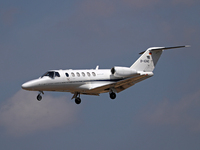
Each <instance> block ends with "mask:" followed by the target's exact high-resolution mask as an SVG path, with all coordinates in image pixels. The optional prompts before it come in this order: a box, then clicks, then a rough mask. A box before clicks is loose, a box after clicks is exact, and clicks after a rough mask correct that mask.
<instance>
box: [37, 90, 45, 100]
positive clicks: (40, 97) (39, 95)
mask: <svg viewBox="0 0 200 150" xmlns="http://www.w3.org/2000/svg"><path fill="white" fill-rule="evenodd" d="M41 94H44V92H43V91H40V93H39V94H38V95H37V100H38V101H41V100H42V96H41Z"/></svg>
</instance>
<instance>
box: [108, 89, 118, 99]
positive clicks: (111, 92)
mask: <svg viewBox="0 0 200 150" xmlns="http://www.w3.org/2000/svg"><path fill="white" fill-rule="evenodd" d="M109 93H110V98H111V99H115V98H116V94H115V93H116V90H115V89H114V88H111V89H110V92H109Z"/></svg>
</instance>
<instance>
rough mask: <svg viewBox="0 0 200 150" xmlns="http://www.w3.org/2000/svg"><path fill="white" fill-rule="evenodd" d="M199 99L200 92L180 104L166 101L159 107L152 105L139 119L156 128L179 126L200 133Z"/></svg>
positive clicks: (184, 98)
mask: <svg viewBox="0 0 200 150" xmlns="http://www.w3.org/2000/svg"><path fill="white" fill-rule="evenodd" d="M199 98H200V90H198V91H197V92H195V93H193V94H191V95H189V96H187V97H183V98H182V99H181V100H180V101H178V102H172V101H170V100H168V99H165V100H163V101H162V102H160V103H159V104H157V105H155V104H150V105H148V106H147V107H146V108H145V109H143V110H142V111H141V114H140V115H138V119H140V120H141V121H142V122H145V123H148V124H150V125H154V126H155V125H157V126H162V125H170V126H178V127H184V128H186V129H188V130H191V131H195V132H200V119H199V115H198V114H199V113H200V111H199V107H200V101H199Z"/></svg>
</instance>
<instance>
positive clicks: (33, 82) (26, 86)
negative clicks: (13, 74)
mask: <svg viewBox="0 0 200 150" xmlns="http://www.w3.org/2000/svg"><path fill="white" fill-rule="evenodd" d="M36 85H37V80H31V81H28V82H26V83H24V84H22V89H24V90H30V91H31V90H33V89H34V88H35V87H36Z"/></svg>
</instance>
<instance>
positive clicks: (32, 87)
mask: <svg viewBox="0 0 200 150" xmlns="http://www.w3.org/2000/svg"><path fill="white" fill-rule="evenodd" d="M184 47H189V45H185V46H175V47H150V48H148V49H147V50H146V51H143V52H141V53H139V54H141V56H140V57H139V58H138V59H137V60H136V61H135V62H134V63H133V64H132V65H131V66H130V67H120V66H114V67H112V68H111V69H99V66H97V67H96V69H90V70H89V69H88V70H72V69H68V70H49V71H47V72H46V73H45V74H43V75H42V76H41V77H39V79H35V80H31V81H28V82H26V83H24V84H22V89H24V90H28V91H39V94H38V95H37V100H38V101H41V100H42V96H41V94H44V92H43V91H58V92H71V93H72V94H73V97H72V98H71V99H75V103H76V104H80V103H81V98H80V95H81V94H85V95H97V96H99V94H101V93H107V92H109V95H110V98H111V99H115V98H116V93H119V92H121V91H123V90H125V89H127V88H129V87H131V86H133V85H134V84H136V83H138V82H140V81H143V80H145V79H147V78H149V77H152V76H153V75H154V74H153V70H154V68H155V66H156V64H157V62H158V60H159V58H160V56H161V54H162V52H163V51H164V50H169V49H175V48H184Z"/></svg>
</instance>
